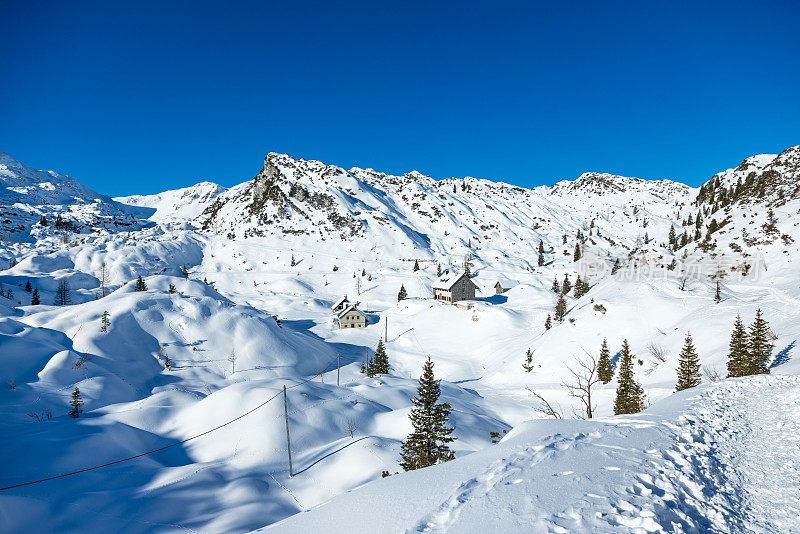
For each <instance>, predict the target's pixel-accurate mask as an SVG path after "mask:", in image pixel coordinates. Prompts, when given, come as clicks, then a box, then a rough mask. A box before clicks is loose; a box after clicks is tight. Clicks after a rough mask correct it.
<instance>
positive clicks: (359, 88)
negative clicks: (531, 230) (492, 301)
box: [0, 0, 800, 195]
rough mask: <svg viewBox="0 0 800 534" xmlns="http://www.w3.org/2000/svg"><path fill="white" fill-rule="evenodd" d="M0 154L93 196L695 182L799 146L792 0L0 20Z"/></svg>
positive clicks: (67, 11) (278, 7)
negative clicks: (62, 177) (367, 170)
mask: <svg viewBox="0 0 800 534" xmlns="http://www.w3.org/2000/svg"><path fill="white" fill-rule="evenodd" d="M0 19H1V20H3V31H2V32H0V73H2V82H0V116H1V117H2V122H1V123H0V124H2V127H0V149H2V150H4V151H5V152H7V153H9V154H10V155H12V156H13V157H15V158H17V159H19V160H21V161H23V162H24V163H27V164H29V165H31V166H34V167H37V168H47V169H54V170H58V171H60V172H64V173H67V174H70V175H72V176H74V177H75V178H77V179H79V180H80V181H82V182H83V183H85V184H86V185H88V186H90V187H92V188H94V189H96V190H98V191H100V192H103V193H107V194H112V195H122V194H133V193H139V192H141V193H152V192H157V191H161V190H164V189H169V188H176V187H183V186H187V185H190V184H192V183H195V182H197V181H200V180H213V181H217V182H219V183H221V184H223V185H233V184H235V183H239V182H242V181H244V180H247V179H250V178H252V177H253V176H254V175H255V174H256V173H257V172H258V170H259V169H260V166H261V162H262V159H263V157H264V155H265V154H266V153H267V152H269V151H278V152H287V153H289V154H291V155H293V156H298V157H304V158H308V159H319V160H322V161H324V162H326V163H332V164H337V165H341V166H343V167H346V168H348V167H351V166H354V165H356V166H361V167H373V168H376V169H379V170H383V171H387V172H392V173H402V172H405V171H409V170H412V169H417V170H419V171H421V172H423V173H426V174H430V175H431V176H434V177H435V178H445V177H450V176H464V175H470V176H477V177H480V178H489V179H497V180H505V181H508V182H511V183H515V184H518V185H523V186H533V185H539V184H543V183H544V184H549V183H553V182H555V181H557V180H558V179H563V178H575V177H577V176H578V175H579V174H580V173H581V172H584V171H589V170H596V171H604V172H613V173H617V174H623V175H630V176H639V177H642V178H672V179H677V180H682V181H686V182H688V183H690V184H693V185H698V184H700V183H702V182H703V181H705V180H706V179H707V178H708V177H710V176H711V175H712V174H713V173H715V172H717V171H719V170H722V169H725V168H727V167H731V166H735V165H737V164H738V163H739V162H740V161H741V160H742V159H743V158H745V157H746V156H748V155H751V154H755V153H761V152H777V151H780V150H782V149H783V148H786V147H788V146H791V145H795V144H800V31H799V30H798V28H800V3H798V2H789V1H787V2H765V3H759V4H756V3H755V2H752V3H744V2H718V3H705V2H698V3H688V2H687V3H682V2H676V3H673V2H660V3H658V4H655V3H651V2H586V3H582V2H546V3H534V2H524V3H496V2H480V3H477V2H476V3H469V2H459V3H453V4H448V3H446V2H441V3H434V2H425V3H413V2H402V3H399V2H398V3H395V4H394V5H390V4H389V3H388V2H387V3H383V2H369V3H366V2H365V3H359V2H335V3H334V2H275V3H271V2H236V1H227V2H203V1H196V2H178V1H172V2H137V3H133V2H131V3H122V2H91V1H80V2H52V1H50V2H38V1H24V2H23V1H16V0H7V1H5V2H3V3H2V5H0Z"/></svg>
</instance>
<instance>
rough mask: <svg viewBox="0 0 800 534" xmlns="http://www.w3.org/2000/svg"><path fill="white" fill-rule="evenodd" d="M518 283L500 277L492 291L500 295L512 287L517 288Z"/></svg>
mask: <svg viewBox="0 0 800 534" xmlns="http://www.w3.org/2000/svg"><path fill="white" fill-rule="evenodd" d="M518 285H519V282H518V281H516V280H512V279H510V278H505V277H500V278H498V279H497V283H496V284H495V285H494V291H495V293H497V294H498V295H501V294H503V293H505V292H506V291H508V290H509V289H511V288H512V287H515V286H518Z"/></svg>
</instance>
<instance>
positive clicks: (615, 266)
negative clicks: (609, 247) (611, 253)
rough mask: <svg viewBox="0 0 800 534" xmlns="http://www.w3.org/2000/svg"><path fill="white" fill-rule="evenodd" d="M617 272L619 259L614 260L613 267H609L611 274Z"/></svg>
mask: <svg viewBox="0 0 800 534" xmlns="http://www.w3.org/2000/svg"><path fill="white" fill-rule="evenodd" d="M617 271H619V258H617V259H615V260H614V266H613V267H611V274H617Z"/></svg>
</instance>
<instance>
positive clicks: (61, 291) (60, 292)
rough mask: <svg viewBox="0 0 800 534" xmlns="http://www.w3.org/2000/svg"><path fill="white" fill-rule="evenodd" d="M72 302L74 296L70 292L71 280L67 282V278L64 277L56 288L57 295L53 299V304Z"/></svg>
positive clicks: (63, 304)
mask: <svg viewBox="0 0 800 534" xmlns="http://www.w3.org/2000/svg"><path fill="white" fill-rule="evenodd" d="M71 302H72V298H71V297H70V294H69V282H67V279H66V278H62V279H61V280H60V281H59V282H58V287H57V288H56V296H55V299H54V300H53V304H55V305H56V306H66V305H67V304H70V303H71Z"/></svg>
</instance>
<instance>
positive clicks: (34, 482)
mask: <svg viewBox="0 0 800 534" xmlns="http://www.w3.org/2000/svg"><path fill="white" fill-rule="evenodd" d="M329 368H330V363H329V364H328V365H327V366H326V367H325V370H326V371H327V370H328V369H329ZM315 377H316V376H312V377H311V378H307V379H306V380H303V381H302V382H299V383H297V384H294V385H292V386H289V387H286V389H293V388H296V387H299V386H302V385H304V384H307V383H308V382H311V381H312V380H313V379H314V378H315ZM281 393H283V390H281V391H278V392H277V393H276V394H275V395H273V396H272V397H270V398H269V399H267V400H265V401H264V402H262V403H261V404H259V405H258V406H256V407H255V408H252V409H251V410H248V411H246V412H245V413H243V414H241V415H240V416H238V417H235V418H233V419H231V420H230V421H227V422H225V423H222V424H221V425H219V426H215V427H214V428H211V429H209V430H206V431H205V432H201V433H200V434H197V435H194V436H192V437H189V438H186V439H183V440H181V441H176V442H175V443H170V444H169V445H164V446H163V447H159V448H157V449H152V450H149V451H146V452H143V453H141V454H136V455H134V456H128V457H127V458H121V459H119V460H114V461H113V462H107V463H104V464H101V465H95V466H92V467H87V468H85V469H79V470H77V471H71V472H69V473H62V474H60V475H54V476H51V477H46V478H40V479H38V480H31V481H29V482H22V483H21V484H14V485H12V486H6V487H4V488H0V491H5V490H10V489H14V488H20V487H22V486H30V485H31V484H39V483H40V482H47V481H48V480H55V479H57V478H64V477H68V476H72V475H77V474H79V473H85V472H87V471H93V470H95V469H101V468H103V467H108V466H110V465H114V464H120V463H123V462H128V461H130V460H134V459H136V458H141V457H142V456H147V455H149V454H154V453H156V452H159V451H163V450H165V449H169V448H172V447H175V446H177V445H182V444H183V443H186V442H187V441H192V440H193V439H197V438H199V437H202V436H205V435H206V434H210V433H212V432H215V431H217V430H219V429H220V428H224V427H226V426H228V425H230V424H232V423H235V422H236V421H238V420H239V419H242V418H243V417H246V416H248V415H250V414H251V413H253V412H255V411H256V410H259V409H261V408H263V407H264V406H266V405H267V404H268V403H270V402H271V401H273V400H274V399H276V398H277V397H278V396H279V395H280V394H281Z"/></svg>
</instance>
